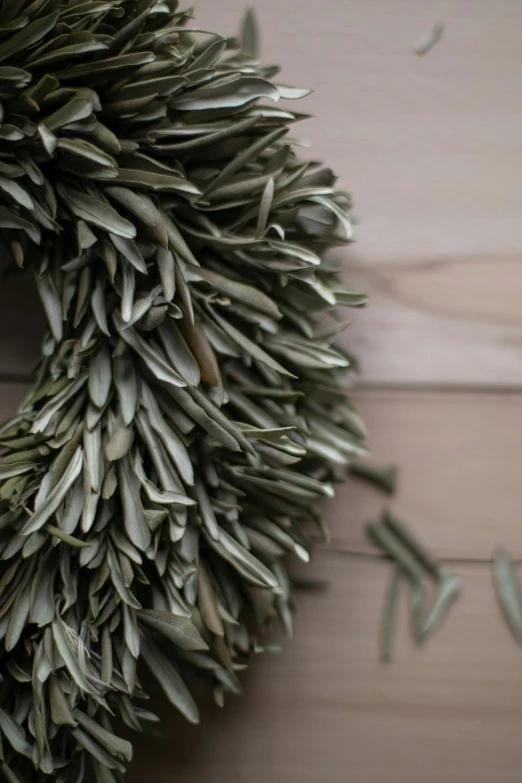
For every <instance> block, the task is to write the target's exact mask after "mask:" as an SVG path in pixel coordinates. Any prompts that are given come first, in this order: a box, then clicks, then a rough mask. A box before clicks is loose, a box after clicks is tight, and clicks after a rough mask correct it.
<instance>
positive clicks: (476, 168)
mask: <svg viewBox="0 0 522 783" xmlns="http://www.w3.org/2000/svg"><path fill="white" fill-rule="evenodd" d="M244 8H245V4H244V2H243V0H220V2H219V3H216V2H214V0H200V2H198V4H197V8H196V15H197V22H198V26H200V25H201V26H202V27H204V28H206V29H209V28H210V29H213V28H214V29H216V30H219V31H221V32H223V33H225V34H233V33H235V31H236V30H237V29H238V23H239V20H240V18H241V17H242V14H243V13H244ZM257 10H258V17H259V23H260V28H261V33H262V56H263V59H264V60H265V61H266V62H277V63H281V64H282V65H283V75H282V78H283V81H284V82H285V83H296V84H299V85H301V86H306V87H311V88H313V89H314V90H315V92H314V94H313V95H312V96H310V97H309V98H307V99H306V100H304V101H301V102H299V110H301V111H310V112H311V113H312V114H314V115H315V117H316V118H317V119H316V120H315V121H314V122H310V123H306V124H304V125H300V126H298V127H297V128H296V132H298V133H299V134H300V135H301V136H305V137H307V138H309V139H310V140H311V142H312V143H313V146H312V150H311V153H312V155H313V156H323V157H324V158H326V159H327V160H328V163H329V165H331V166H332V167H333V168H334V169H335V170H336V171H338V173H339V175H340V182H341V186H342V187H344V188H349V189H350V190H351V191H352V192H353V193H354V196H355V200H356V211H357V215H358V217H359V218H360V220H361V225H360V226H359V227H358V229H357V237H358V252H359V253H360V255H361V257H363V258H365V259H368V258H371V259H376V260H380V261H382V260H388V259H391V260H393V259H397V258H400V259H402V260H413V261H416V260H418V259H419V258H424V257H426V255H427V254H428V253H434V254H436V255H437V256H440V255H442V256H445V257H446V256H449V257H454V256H459V255H461V254H475V253H477V254H484V253H485V254H490V253H500V254H509V253H516V252H519V251H520V213H521V208H522V192H521V190H520V187H519V179H520V177H519V168H520V167H519V164H518V161H519V158H520V149H519V148H520V136H521V132H522V115H521V113H520V111H519V102H518V99H517V96H518V95H519V89H520V88H519V79H518V74H519V73H520V68H521V65H522V49H521V47H520V39H519V30H520V25H521V22H522V6H521V5H520V4H518V3H513V2H511V0H498V2H496V3H491V2H489V1H488V0H461V1H460V2H458V3H455V2H453V0H438V2H437V4H436V5H434V4H433V3H430V2H428V1H427V0H425V1H424V2H418V0H395V2H393V3H390V2H388V0H373V2H371V3H368V2H367V0H350V2H345V3H343V2H339V0H324V2H322V3H319V4H317V3H315V4H314V3H302V2H301V0H283V2H281V0H264V2H263V3H262V4H260V5H259V7H258V9H257ZM437 21H443V22H445V23H446V29H445V32H444V35H443V38H442V40H441V41H440V42H439V43H438V44H437V45H436V46H435V47H434V48H433V49H432V51H431V52H430V53H429V54H428V55H427V56H425V57H418V56H416V55H414V54H413V51H412V48H413V46H414V44H415V43H416V42H417V41H418V39H419V37H420V36H422V35H423V34H424V33H427V32H429V31H430V30H431V29H432V28H433V25H434V24H435V22H437ZM294 106H295V104H294ZM303 154H305V153H303ZM306 154H309V153H306Z"/></svg>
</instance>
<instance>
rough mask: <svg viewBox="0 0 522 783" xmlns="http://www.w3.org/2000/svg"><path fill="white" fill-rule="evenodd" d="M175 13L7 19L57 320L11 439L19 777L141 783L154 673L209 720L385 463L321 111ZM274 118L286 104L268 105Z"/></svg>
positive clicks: (27, 244)
mask: <svg viewBox="0 0 522 783" xmlns="http://www.w3.org/2000/svg"><path fill="white" fill-rule="evenodd" d="M190 18H191V17H190V14H189V13H188V12H183V11H179V10H178V9H177V2H176V0H88V1H87V2H86V1H85V0H68V1H67V2H66V1H65V0H3V1H2V2H0V95H1V98H0V100H1V102H0V118H1V124H0V227H1V228H2V235H1V236H2V243H3V246H4V247H3V253H4V254H7V255H8V256H9V257H10V258H11V259H12V262H13V264H17V265H18V266H19V267H23V268H24V269H26V270H27V272H28V273H32V274H34V276H35V278H36V285H37V286H38V290H39V292H40V296H41V299H42V301H43V304H44V308H45V311H46V314H47V318H48V322H49V334H48V336H47V337H46V338H45V340H44V345H43V358H42V361H41V363H40V365H39V367H38V372H37V379H36V383H35V386H34V389H33V390H32V391H31V392H30V394H29V395H28V397H27V399H26V400H25V402H24V403H23V405H22V407H21V409H20V411H19V413H18V414H17V415H16V416H15V417H14V418H12V419H11V420H10V421H8V422H6V423H4V424H3V425H2V426H1V427H0V445H1V449H2V459H1V463H0V479H1V484H0V557H1V559H0V672H1V677H2V682H1V684H0V769H1V778H2V780H5V781H8V783H41V782H42V781H49V780H51V781H53V782H55V783H65V781H69V780H82V779H84V776H85V779H86V780H96V781H97V782H98V783H113V781H115V780H119V779H120V776H121V773H122V772H123V771H124V764H125V763H126V762H128V761H129V760H130V758H131V753H132V749H131V745H130V743H129V742H128V741H126V740H123V739H121V738H119V737H118V736H117V734H115V731H116V729H115V724H117V723H118V722H119V721H121V720H122V721H124V723H126V724H127V725H128V726H130V727H132V728H133V729H137V730H140V729H141V728H142V727H144V726H146V724H147V723H149V722H155V721H156V720H157V718H156V716H155V715H154V714H153V713H152V712H150V711H149V710H148V709H147V706H146V702H144V701H143V699H145V698H146V695H145V693H144V692H143V689H142V687H141V685H140V682H139V680H138V675H137V672H136V666H137V662H138V659H139V660H140V661H141V660H142V661H143V662H144V663H145V664H146V666H148V667H149V668H150V670H151V672H152V674H153V676H154V677H156V678H157V679H158V681H159V682H160V684H161V686H162V688H163V690H164V691H165V693H166V695H167V696H168V698H169V699H170V701H171V702H172V704H173V705H174V706H175V707H176V708H177V709H178V710H179V711H180V712H181V713H183V715H185V716H186V717H187V718H188V720H190V721H193V722H197V721H198V709H197V706H196V703H195V701H194V698H193V695H192V694H191V690H190V689H189V687H190V686H191V682H193V680H194V678H195V677H196V678H197V679H198V680H199V681H204V682H206V683H207V685H208V688H209V689H210V690H212V691H213V693H214V696H215V698H216V700H217V701H218V702H221V701H222V700H223V696H224V694H225V693H226V692H232V693H236V692H237V691H238V688H239V684H238V680H237V674H236V672H237V671H238V670H239V669H240V668H241V666H242V665H244V663H245V661H246V660H247V659H248V657H249V655H250V654H251V653H253V652H255V651H257V650H259V649H260V648H261V641H260V638H259V633H260V631H261V630H262V629H263V627H264V626H266V625H267V624H268V623H270V622H271V620H272V619H273V618H274V617H276V616H277V615H279V617H280V618H281V620H282V622H283V624H284V626H285V627H286V629H287V630H290V627H291V605H290V581H289V578H288V575H287V572H286V570H285V566H284V558H285V555H286V554H287V553H289V552H294V553H295V554H297V555H298V556H299V557H301V558H302V559H303V560H307V558H308V546H307V535H306V530H307V529H310V527H311V526H312V527H313V526H314V525H315V526H317V525H321V521H320V516H319V513H318V511H317V508H316V504H317V502H318V501H320V500H321V499H322V498H323V497H325V496H326V497H330V496H331V495H332V494H333V489H332V482H333V481H334V480H335V479H336V478H337V477H338V474H339V466H344V465H347V464H348V463H349V461H350V459H351V458H352V457H353V456H359V455H361V454H364V451H365V450H364V446H363V440H364V428H363V425H362V423H361V420H360V419H359V417H358V416H357V414H356V413H355V411H354V410H353V408H352V406H351V404H350V402H349V399H348V397H347V390H346V389H347V379H346V371H345V369H344V368H346V367H347V366H348V365H349V364H350V358H349V356H348V355H347V354H346V352H345V351H343V350H341V349H339V348H336V347H334V346H332V340H333V339H334V338H335V335H336V334H338V333H339V332H340V331H341V329H342V328H343V326H344V325H345V323H344V322H343V321H342V320H341V319H340V318H339V317H338V316H337V314H336V312H335V313H334V312H333V310H334V307H335V305H336V304H340V305H346V306H349V307H358V306H361V305H364V304H365V301H366V300H365V297H364V296H362V295H359V294H356V293H354V292H352V291H349V290H346V289H345V288H344V287H343V285H342V283H341V281H340V278H339V263H338V262H336V261H334V260H331V259H327V258H326V257H325V253H326V251H328V250H329V249H330V248H332V247H335V246H340V245H344V244H345V243H347V242H348V241H349V240H350V236H351V233H350V232H351V226H350V220H349V218H348V216H347V211H348V210H349V208H350V198H349V196H348V195H347V194H346V193H343V192H340V191H337V190H335V188H334V185H335V177H334V175H333V173H332V172H331V170H330V169H328V168H322V167H321V165H320V164H319V163H317V162H314V161H307V162H305V163H302V162H299V160H298V158H297V157H296V155H295V152H294V150H293V142H292V140H291V139H290V137H289V136H288V131H289V128H290V126H291V125H292V124H293V123H294V122H295V121H296V120H299V119H301V118H303V117H304V116H305V115H303V114H299V113H296V112H295V111H293V110H290V109H288V108H286V107H285V108H280V105H278V101H279V99H280V98H282V99H295V98H300V97H302V96H304V95H305V94H306V91H305V90H301V89H294V88H291V87H284V86H281V85H279V84H275V83H274V82H273V79H274V77H276V75H277V73H278V69H277V68H274V67H264V66H262V65H260V64H259V62H258V60H257V53H256V51H255V48H256V47H255V34H254V33H255V30H254V25H253V21H252V17H249V18H248V19H247V23H246V24H245V27H244V34H243V40H242V42H241V45H238V44H237V42H234V41H230V40H225V39H223V38H221V37H218V36H216V35H209V34H208V33H203V32H202V31H199V30H190V31H189V30H188V29H187V28H186V24H187V22H188V21H189V19H190ZM266 99H268V101H267V100H266Z"/></svg>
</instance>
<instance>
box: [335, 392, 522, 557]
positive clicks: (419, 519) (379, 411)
mask: <svg viewBox="0 0 522 783" xmlns="http://www.w3.org/2000/svg"><path fill="white" fill-rule="evenodd" d="M355 401H356V404H357V407H358V409H359V411H360V412H361V414H362V415H363V417H364V419H365V421H366V424H367V426H368V430H369V443H370V446H371V448H372V451H373V454H374V457H375V460H376V461H382V462H393V463H395V464H397V465H398V468H399V488H398V493H397V496H396V497H395V498H394V499H393V501H392V502H393V507H394V508H395V509H396V511H397V514H398V515H399V516H401V517H402V518H404V520H405V521H406V522H407V523H409V524H410V525H411V527H412V528H413V529H414V530H415V531H418V533H419V535H420V536H422V538H423V539H424V540H425V541H426V543H427V544H428V545H429V547H430V548H432V549H433V550H434V551H435V552H443V553H446V554H449V555H454V556H479V557H489V555H490V554H491V552H492V550H493V549H494V548H495V547H497V546H499V545H503V546H506V547H507V548H508V549H509V550H510V551H511V552H513V553H517V552H518V553H519V552H521V551H522V524H521V519H520V510H521V508H522V484H521V482H520V466H521V465H522V438H521V437H520V432H521V431H522V407H521V404H520V395H519V394H515V393H512V394H511V393H505V394H488V393H483V394H468V393H465V392H463V393H458V392H455V393H451V394H450V393H446V394H443V393H428V392H415V391H404V392H393V393H392V392H386V391H372V392H369V391H365V392H362V391H361V392H359V393H358V394H357V395H356V396H355ZM389 502H390V501H389V499H388V498H386V497H385V496H383V495H382V494H381V493H379V492H378V491H377V490H375V489H374V488H373V487H369V486H368V485H367V484H365V483H363V482H361V481H359V480H356V479H353V478H352V479H350V480H349V481H348V482H347V483H346V484H345V485H343V486H340V487H339V488H338V489H337V497H336V499H335V500H334V501H332V502H331V503H330V505H329V506H328V507H327V511H326V514H327V519H328V522H329V525H330V528H331V531H332V535H333V536H334V538H336V539H339V540H342V541H344V542H345V543H347V544H350V545H352V544H353V545H357V546H359V545H361V544H362V543H364V536H363V525H364V523H365V522H366V520H368V519H369V518H373V517H375V516H376V515H377V514H378V513H379V512H380V510H381V508H382V507H383V505H384V504H386V503H389Z"/></svg>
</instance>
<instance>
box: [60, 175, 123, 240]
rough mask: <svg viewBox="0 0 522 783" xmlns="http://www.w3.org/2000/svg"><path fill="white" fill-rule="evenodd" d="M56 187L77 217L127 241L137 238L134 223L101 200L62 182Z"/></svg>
mask: <svg viewBox="0 0 522 783" xmlns="http://www.w3.org/2000/svg"><path fill="white" fill-rule="evenodd" d="M56 187H57V191H58V193H59V194H60V196H61V197H62V199H64V201H65V203H66V205H67V206H68V207H69V209H70V210H71V212H72V213H73V214H74V215H76V217H79V218H81V219H82V220H85V222H86V223H89V224H91V225H94V226H97V227H98V228H101V229H102V230H103V231H107V232H108V233H111V234H116V235H117V236H121V237H125V238H127V239H132V238H133V237H135V236H136V229H135V228H134V226H133V225H132V223H129V221H128V220H124V219H123V218H122V217H120V215H118V213H117V212H116V210H115V209H113V208H112V207H111V206H110V205H109V204H107V203H105V202H104V201H102V200H101V199H97V198H93V197H92V196H90V195H88V194H87V193H81V192H80V191H79V190H76V189H74V188H72V187H69V186H67V185H64V184H63V183H61V182H60V183H58V184H57V186H56Z"/></svg>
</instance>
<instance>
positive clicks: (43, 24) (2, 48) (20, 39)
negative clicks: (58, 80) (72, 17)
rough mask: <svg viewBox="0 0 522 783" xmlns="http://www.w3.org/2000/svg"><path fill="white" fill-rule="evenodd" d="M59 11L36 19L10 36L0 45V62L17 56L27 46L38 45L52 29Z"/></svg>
mask: <svg viewBox="0 0 522 783" xmlns="http://www.w3.org/2000/svg"><path fill="white" fill-rule="evenodd" d="M59 15H60V14H59V11H55V12H54V13H52V14H49V15H48V16H43V17H42V18H40V19H36V20H35V21H34V22H31V23H30V24H28V25H27V26H25V27H24V28H23V29H22V30H21V31H20V32H19V33H16V34H15V35H10V36H9V37H8V38H7V39H6V40H5V41H4V42H3V43H2V44H0V62H3V61H4V60H6V59H7V58H8V57H11V56H12V55H17V54H19V53H20V52H21V51H23V50H24V49H27V47H29V46H33V45H34V44H35V43H38V41H40V40H41V39H42V38H43V37H44V35H47V33H48V32H49V31H50V30H52V29H53V27H54V26H55V24H56V22H57V21H58V18H59Z"/></svg>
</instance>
